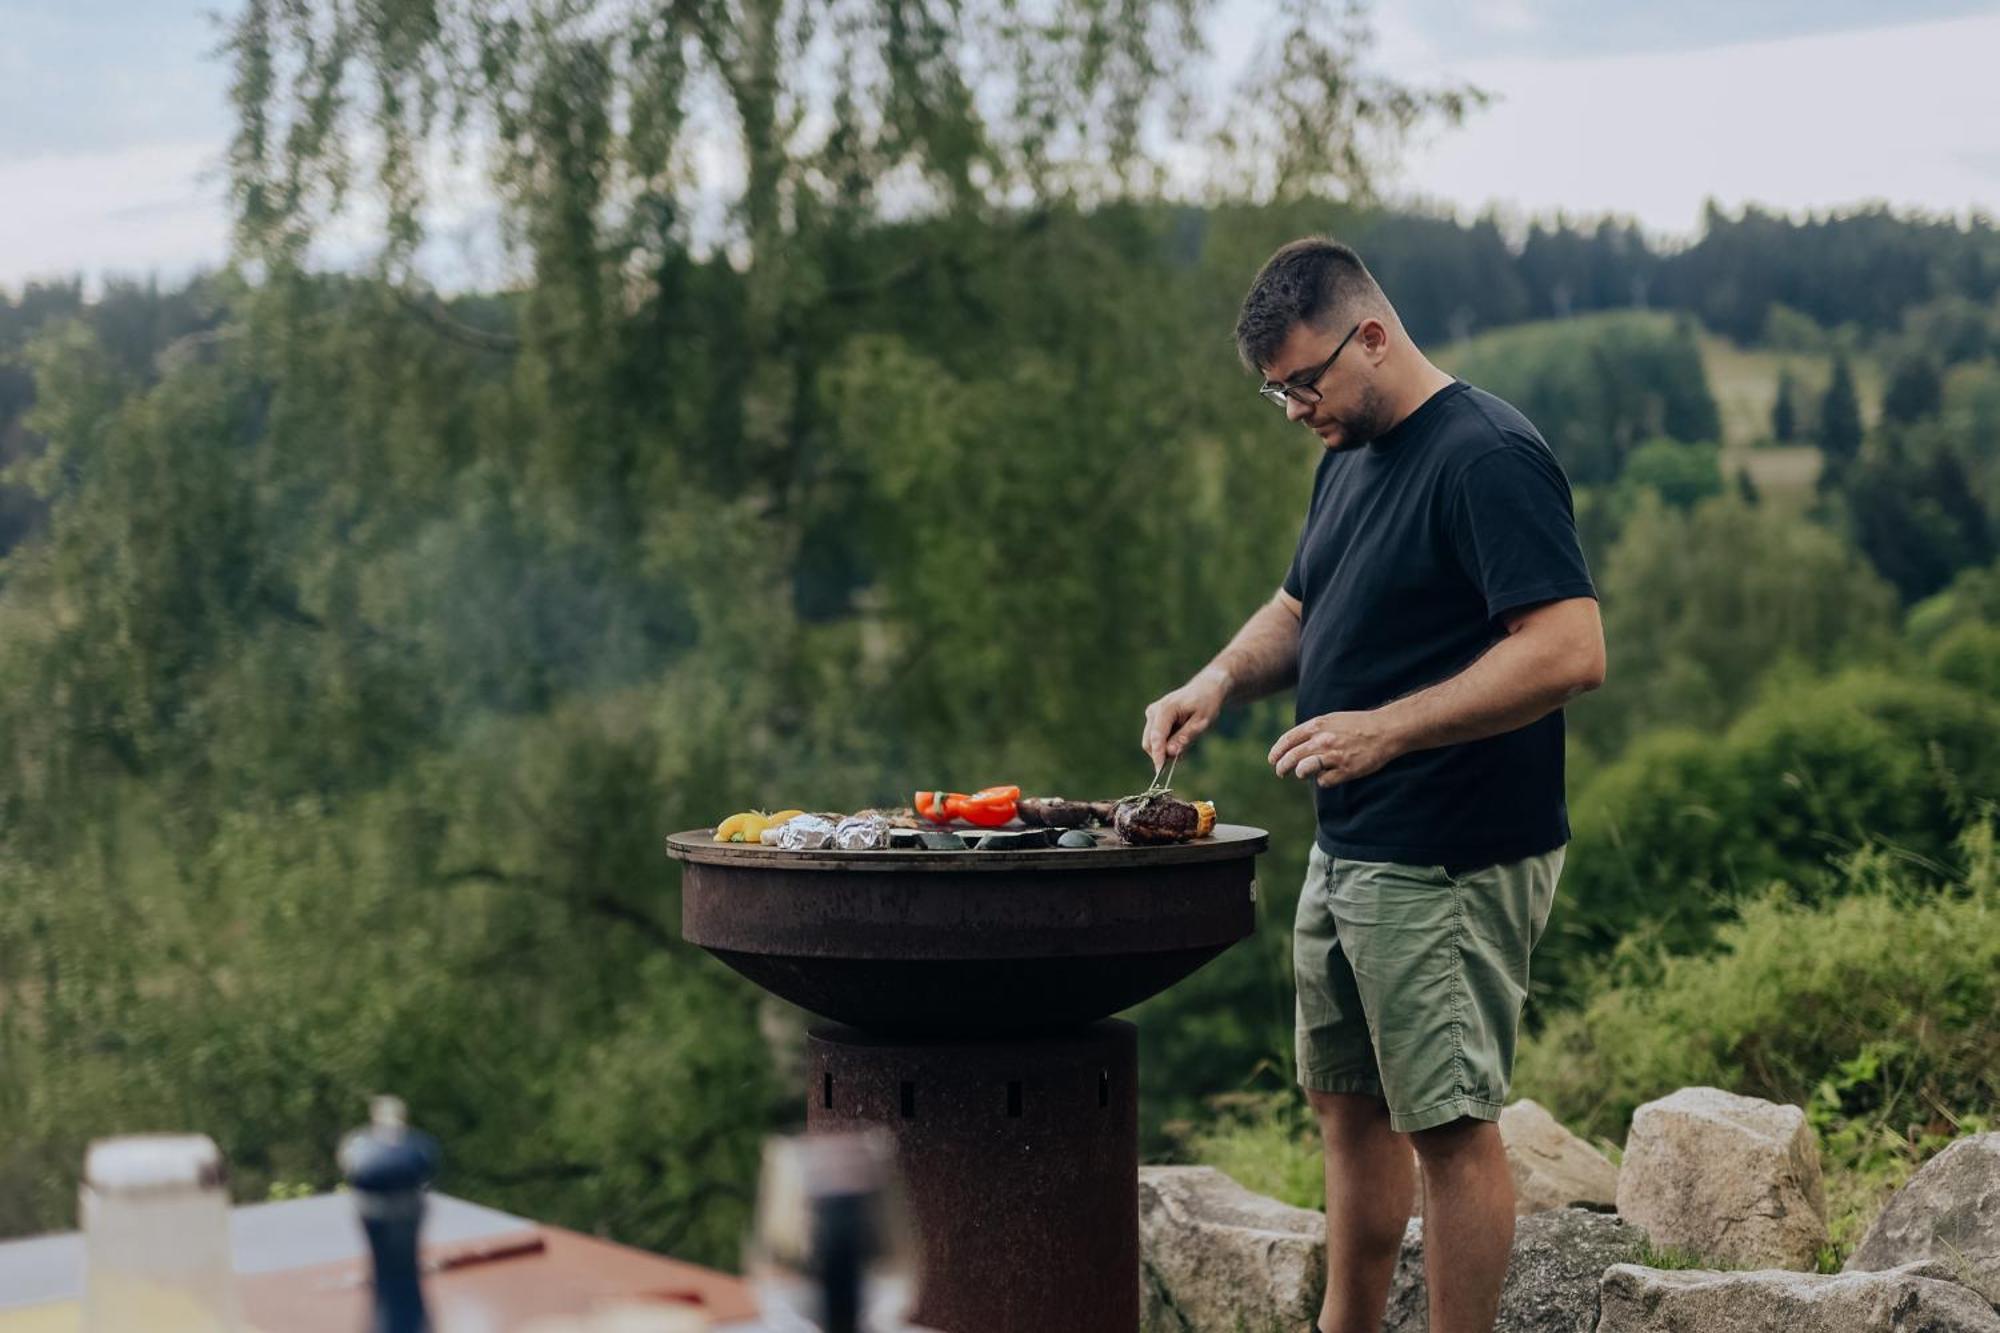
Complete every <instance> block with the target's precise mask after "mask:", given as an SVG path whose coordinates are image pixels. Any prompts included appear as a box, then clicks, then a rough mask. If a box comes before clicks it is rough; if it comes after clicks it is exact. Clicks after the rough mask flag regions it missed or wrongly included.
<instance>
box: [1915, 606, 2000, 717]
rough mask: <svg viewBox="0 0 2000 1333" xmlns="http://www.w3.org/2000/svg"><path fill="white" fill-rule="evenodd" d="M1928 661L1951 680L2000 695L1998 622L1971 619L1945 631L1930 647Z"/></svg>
mask: <svg viewBox="0 0 2000 1333" xmlns="http://www.w3.org/2000/svg"><path fill="white" fill-rule="evenodd" d="M1930 663H1931V669H1932V670H1933V671H1935V672H1937V673H1938V675H1939V676H1941V677H1943V678H1944V679H1945V680H1948V681H1950V682H1951V683H1952V684H1954V685H1960V686H1963V687H1964V688H1966V689H1968V690H1973V691H1976V692H1977V693H1980V694H1984V695H1987V696H1988V697H1990V698H1994V699H2000V626H1996V625H1989V624H1987V623H1986V622H1985V621H1981V620H1974V621H1967V622H1966V623H1964V624H1962V625H1959V626H1957V627H1956V628H1954V629H1951V630H1949V631H1947V632H1946V633H1945V635H1944V637H1943V638H1941V639H1939V640H1938V641H1937V643H1936V645H1935V646H1933V647H1932V649H1931V652H1930Z"/></svg>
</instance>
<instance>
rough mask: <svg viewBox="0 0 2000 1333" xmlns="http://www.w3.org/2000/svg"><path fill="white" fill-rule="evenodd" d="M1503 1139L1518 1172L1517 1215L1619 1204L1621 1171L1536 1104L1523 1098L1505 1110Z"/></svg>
mask: <svg viewBox="0 0 2000 1333" xmlns="http://www.w3.org/2000/svg"><path fill="white" fill-rule="evenodd" d="M1500 1138H1501V1141H1502V1142H1504V1143H1505V1144H1506V1145H1507V1164H1508V1165H1509V1166H1510V1167H1512V1168H1513V1170H1514V1211H1515V1212H1516V1213H1517V1214H1519V1215H1521V1216H1523V1217H1526V1216H1528V1215H1529V1214H1531V1213H1540V1212H1545V1211H1547V1210H1548V1209H1550V1208H1569V1207H1584V1208H1612V1207H1615V1206H1616V1205H1617V1202H1618V1168H1617V1167H1615V1166H1613V1165H1612V1164H1611V1161H1610V1159H1608V1158H1607V1157H1605V1155H1604V1154H1603V1153H1601V1152H1599V1151H1597V1149H1595V1148H1593V1147H1591V1146H1590V1145H1589V1144H1588V1143H1585V1142H1584V1141H1583V1140H1582V1139H1580V1138H1578V1137H1577V1136H1576V1135H1574V1134H1572V1133H1570V1131H1569V1130H1568V1129H1567V1128H1565V1127H1564V1126H1563V1123H1562V1122H1561V1121H1559V1120H1557V1119H1556V1118H1555V1117H1554V1116H1552V1115H1550V1114H1549V1113H1548V1112H1547V1111H1545V1110H1543V1109H1542V1108H1541V1106H1539V1105H1538V1104H1536V1103H1535V1102H1532V1101H1528V1100H1527V1099H1525V1098H1523V1099H1522V1100H1521V1101H1518V1102H1514V1103H1512V1104H1510V1105H1508V1106H1507V1107H1505V1108H1504V1109H1503V1110H1502V1111H1501V1112H1500Z"/></svg>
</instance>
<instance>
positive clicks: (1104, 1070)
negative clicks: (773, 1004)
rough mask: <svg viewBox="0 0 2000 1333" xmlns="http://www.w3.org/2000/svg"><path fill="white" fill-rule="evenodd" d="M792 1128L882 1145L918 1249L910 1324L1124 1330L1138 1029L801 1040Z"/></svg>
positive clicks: (1022, 1332)
mask: <svg viewBox="0 0 2000 1333" xmlns="http://www.w3.org/2000/svg"><path fill="white" fill-rule="evenodd" d="M807 1058H808V1066H809V1070H810V1079H811V1081H810V1083H809V1084H808V1107H807V1116H806V1119H807V1125H808V1127H809V1128H810V1129H813V1130H837V1129H846V1128H852V1127H855V1126H857V1125H858V1124H870V1125H879V1126H882V1127H883V1128H886V1129H887V1130H889V1131H890V1133H892V1134H893V1135H894V1136H895V1139H896V1154H897V1164H898V1166H899V1167H900V1168H901V1171H902V1174H903V1180H904V1183H905V1185H906V1186H907V1188H908V1191H909V1201H910V1210H911V1214H912V1221H913V1223H914V1226H915V1230H916V1235H917V1242H918V1245H919V1247H920V1256H919V1268H918V1276H917V1282H918V1296H917V1310H916V1315H915V1322H917V1323H919V1324H924V1325H927V1326H929V1327H932V1328H937V1329H942V1330H944V1333H1137V1330H1138V1327H1139V1199H1138V1177H1139V1095H1138V1071H1139V1057H1138V1031H1137V1029H1135V1028H1134V1027H1133V1026H1132V1025H1131V1024H1130V1023H1123V1022H1119V1021H1117V1020H1110V1019H1107V1020H1105V1021H1103V1022H1098V1023H1093V1024H1091V1025H1089V1026H1088V1027H1082V1028H1075V1029H1071V1030H1069V1031H1066V1032H1060V1033H1053V1034H1049V1035H1046V1036H1036V1037H1024V1038H1000V1039H996V1040H991V1041H948V1040H910V1039H891V1038H884V1037H877V1036H873V1035H871V1034H868V1033H864V1032H858V1031H855V1030H854V1029H851V1028H841V1027H824V1028H817V1029H815V1030H814V1031H813V1032H812V1034H811V1036H810V1039H809V1040H808V1042H807Z"/></svg>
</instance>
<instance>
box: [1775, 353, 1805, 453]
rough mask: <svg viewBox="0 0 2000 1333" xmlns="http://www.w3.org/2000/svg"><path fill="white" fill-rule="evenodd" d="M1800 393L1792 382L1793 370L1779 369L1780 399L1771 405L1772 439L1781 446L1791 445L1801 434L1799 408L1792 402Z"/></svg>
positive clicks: (1784, 367) (1788, 367)
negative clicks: (1795, 395)
mask: <svg viewBox="0 0 2000 1333" xmlns="http://www.w3.org/2000/svg"><path fill="white" fill-rule="evenodd" d="M1797 392H1798V385H1797V384H1796V383H1794V382H1793V380H1792V368H1791V367H1790V366H1781V367H1779V368H1778V399H1777V401H1776V402H1774V403H1772V404H1771V438H1772V439H1773V440H1776V441H1777V442H1778V443H1779V444H1790V443H1791V442H1792V440H1793V439H1794V438H1796V437H1797V435H1798V433H1799V417H1798V407H1797V405H1796V404H1795V403H1794V402H1793V401H1792V398H1793V395H1794V394H1796V393H1797Z"/></svg>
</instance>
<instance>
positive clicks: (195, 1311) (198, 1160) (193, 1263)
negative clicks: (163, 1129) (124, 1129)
mask: <svg viewBox="0 0 2000 1333" xmlns="http://www.w3.org/2000/svg"><path fill="white" fill-rule="evenodd" d="M83 1174H84V1180H83V1187H82V1189H81V1191H80V1192H79V1194H80V1197H79V1201H78V1202H79V1212H80V1214H81V1220H82V1224H83V1245H84V1265H85V1267H84V1292H83V1325H82V1333H237V1328H238V1325H237V1318H236V1301H235V1289H234V1285H233V1281H232V1276H231V1270H230V1259H229V1195H228V1192H227V1190H226V1189H225V1179H226V1173H225V1172H224V1169H223V1163H222V1154H221V1153H220V1152H219V1151H217V1149H216V1146H215V1143H214V1141H213V1140H211V1139H209V1138H208V1137H207V1136H206V1135H202V1134H185V1135H165V1134H160V1135H136V1136H132V1137H127V1138H115V1139H100V1140H98V1141H97V1142H96V1143H93V1144H91V1146H90V1153H89V1156H88V1157H87V1158H86V1159H85V1162H84V1173H83Z"/></svg>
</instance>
